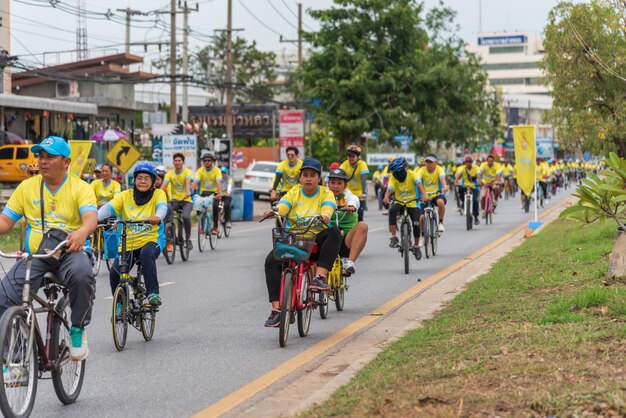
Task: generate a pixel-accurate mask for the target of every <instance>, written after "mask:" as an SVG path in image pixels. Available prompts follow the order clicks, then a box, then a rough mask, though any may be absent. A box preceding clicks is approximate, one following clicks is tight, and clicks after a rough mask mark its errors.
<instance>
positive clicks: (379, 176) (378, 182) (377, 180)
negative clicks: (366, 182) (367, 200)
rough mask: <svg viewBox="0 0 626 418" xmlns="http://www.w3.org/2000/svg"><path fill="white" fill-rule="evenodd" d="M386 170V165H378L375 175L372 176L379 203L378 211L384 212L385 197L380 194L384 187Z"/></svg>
mask: <svg viewBox="0 0 626 418" xmlns="http://www.w3.org/2000/svg"><path fill="white" fill-rule="evenodd" d="M384 169H385V166H384V165H382V164H378V167H376V171H374V174H372V182H373V183H374V194H375V195H376V200H377V201H378V210H383V196H382V195H381V193H380V188H381V187H382V185H383V170H384Z"/></svg>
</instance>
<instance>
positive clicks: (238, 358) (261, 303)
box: [3, 192, 565, 417]
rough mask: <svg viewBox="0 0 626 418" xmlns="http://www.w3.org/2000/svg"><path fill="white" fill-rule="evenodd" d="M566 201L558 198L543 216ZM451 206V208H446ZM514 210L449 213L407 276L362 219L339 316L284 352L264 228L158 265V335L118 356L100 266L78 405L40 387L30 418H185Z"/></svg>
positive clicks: (136, 336)
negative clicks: (473, 223) (468, 222)
mask: <svg viewBox="0 0 626 418" xmlns="http://www.w3.org/2000/svg"><path fill="white" fill-rule="evenodd" d="M564 196H565V193H563V192H561V193H560V194H559V195H557V197H556V198H554V199H552V200H551V201H549V203H548V204H547V206H546V208H550V207H552V206H554V204H555V203H556V202H558V201H560V200H561V199H562V198H563V197H564ZM264 203H265V202H261V204H264ZM453 206H454V202H450V203H449V204H448V209H453ZM519 206H520V204H519V201H518V200H517V199H511V200H508V201H504V200H503V201H501V203H500V205H499V206H498V210H497V213H496V216H495V218H494V224H493V225H489V226H485V225H483V224H481V225H479V226H478V227H476V228H475V229H474V230H472V231H469V232H468V231H466V230H465V226H464V218H462V217H461V216H459V215H458V214H457V213H455V212H453V211H452V210H450V212H449V213H448V216H447V217H446V222H445V225H446V232H445V234H444V235H443V237H442V238H441V240H440V241H439V252H438V254H437V256H436V257H434V258H431V259H426V258H423V259H422V260H421V261H419V262H418V261H415V260H414V259H412V260H411V273H410V274H408V275H405V274H404V272H403V265H402V259H401V258H400V256H399V254H398V253H397V251H396V250H392V249H390V248H388V246H387V243H388V232H387V218H386V217H383V216H381V213H380V212H379V211H378V210H377V209H375V208H374V209H371V210H370V211H368V212H366V215H365V218H366V221H367V222H368V224H369V226H370V231H369V237H368V244H367V246H366V248H365V250H364V252H363V254H362V256H361V258H360V259H359V260H358V261H357V264H356V267H357V274H356V275H355V276H354V277H353V278H352V280H351V281H350V284H351V287H350V290H349V292H348V293H347V295H346V305H345V310H344V312H341V313H338V312H336V311H335V309H334V306H332V305H331V307H330V309H329V316H328V319H326V320H321V319H320V318H319V314H318V312H317V311H316V312H315V313H314V317H313V320H312V323H311V331H310V334H309V336H308V337H306V338H300V337H298V335H297V331H296V330H295V329H292V333H291V335H290V339H289V343H288V346H287V347H286V348H282V349H281V348H279V346H278V330H277V329H268V328H264V327H263V322H264V321H265V319H266V317H267V316H268V314H269V303H268V301H267V291H266V287H265V279H264V272H263V261H264V259H265V256H266V254H267V253H268V251H269V250H270V249H271V238H270V230H271V227H272V226H271V224H270V223H264V224H259V223H255V222H246V223H236V224H235V226H234V228H233V233H232V235H231V237H230V238H227V239H224V238H222V239H221V240H220V241H219V243H218V248H217V250H215V251H211V250H210V249H208V250H207V251H208V252H205V253H199V252H198V251H197V250H196V249H194V250H193V251H192V253H191V256H190V260H189V261H188V262H185V263H183V262H182V261H181V260H180V259H179V258H178V257H177V260H176V262H175V263H174V265H171V266H169V265H167V264H166V263H165V260H164V259H163V258H162V257H161V258H160V259H159V260H158V269H159V277H160V279H159V280H160V283H161V295H162V298H163V301H164V304H163V306H162V309H161V311H160V313H159V315H158V316H157V324H156V330H155V337H154V339H153V341H151V342H148V343H146V342H144V341H143V339H142V337H141V333H140V332H139V331H136V330H135V329H134V328H131V329H129V335H128V340H127V343H126V348H125V350H124V351H123V352H121V353H120V352H117V351H116V350H115V347H114V345H113V342H112V336H111V325H110V318H111V303H112V301H111V298H110V294H111V291H110V287H109V283H108V276H107V271H106V268H105V267H103V269H102V270H101V272H100V274H99V275H98V277H97V296H96V303H95V307H94V312H93V320H92V324H91V325H90V326H89V327H88V337H89V347H90V355H89V358H88V361H87V371H86V376H85V381H84V385H83V389H82V393H81V395H80V398H79V400H78V402H77V403H76V404H74V405H71V406H63V405H61V404H60V403H59V402H58V401H57V399H56V397H55V394H54V391H53V389H52V384H51V382H50V381H46V380H43V381H40V383H39V385H38V393H37V400H36V405H35V409H34V411H33V416H36V417H58V416H64V417H85V416H97V417H120V416H131V415H132V416H134V417H154V416H167V417H187V416H190V415H192V414H194V413H195V412H198V411H199V410H201V409H203V408H205V407H207V406H209V405H211V404H212V403H214V402H216V401H218V400H219V399H221V398H222V397H224V396H226V395H228V394H229V393H231V392H233V391H235V390H237V389H238V388H240V387H242V386H243V385H245V384H246V383H248V382H250V381H252V380H254V379H255V378H257V377H259V376H261V375H263V374H264V373H266V372H268V371H270V370H271V369H273V368H275V367H277V366H278V365H280V364H281V363H282V362H284V361H286V360H288V359H290V358H292V357H293V356H295V355H297V354H298V353H300V352H302V351H303V350H305V349H307V348H308V347H310V346H311V345H313V344H315V343H316V342H319V341H321V340H323V339H325V338H327V337H329V336H330V335H332V334H333V333H334V332H336V331H338V330H340V329H341V328H343V327H345V326H346V325H348V324H350V323H352V322H354V321H356V320H357V319H359V318H360V317H362V316H364V315H369V314H370V312H371V311H372V310H374V309H375V308H376V307H378V306H380V305H381V304H383V303H384V302H386V301H387V300H389V299H391V298H393V297H394V296H396V295H398V294H399V293H401V292H402V291H404V290H406V289H408V288H410V287H411V286H413V285H414V284H415V283H416V282H417V280H418V279H421V278H427V277H429V276H430V275H432V274H434V273H435V272H437V271H439V270H441V269H443V268H445V267H446V266H448V265H450V264H452V263H454V262H456V261H458V260H460V259H462V258H464V257H466V256H467V255H469V254H471V253H472V252H474V251H476V250H477V249H479V248H481V247H483V246H485V245H487V244H489V243H490V242H492V241H494V240H495V239H497V238H498V237H499V236H501V235H503V234H504V233H506V232H507V231H509V230H511V229H513V228H514V227H516V226H518V225H520V224H521V223H524V222H527V221H528V220H530V216H528V215H529V214H524V213H523V212H522V211H521V210H520V207H519ZM207 248H208V245H207ZM3 267H4V268H5V269H7V267H9V264H7V263H6V262H5V263H4V265H3Z"/></svg>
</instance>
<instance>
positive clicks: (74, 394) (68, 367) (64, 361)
mask: <svg viewBox="0 0 626 418" xmlns="http://www.w3.org/2000/svg"><path fill="white" fill-rule="evenodd" d="M56 311H57V312H58V313H59V314H60V315H61V317H62V318H63V320H64V321H63V320H61V318H58V317H54V319H53V321H54V322H53V323H52V330H51V333H50V360H51V361H52V364H53V369H52V386H54V392H55V393H56V394H57V398H59V400H60V401H61V402H62V403H63V404H64V405H69V404H72V403H74V402H76V399H78V395H79V394H80V390H81V388H82V387H83V379H84V378H85V362H86V360H82V361H74V360H72V359H71V358H70V349H69V348H70V345H71V344H72V337H70V328H69V324H71V320H70V313H71V311H70V301H69V299H67V298H66V297H63V298H61V300H59V302H58V303H57V305H56Z"/></svg>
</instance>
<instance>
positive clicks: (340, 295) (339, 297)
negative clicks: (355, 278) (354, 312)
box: [335, 274, 346, 312]
mask: <svg viewBox="0 0 626 418" xmlns="http://www.w3.org/2000/svg"><path fill="white" fill-rule="evenodd" d="M345 292H346V277H345V276H344V275H343V274H342V275H341V276H339V286H338V287H337V288H335V308H337V311H339V312H341V311H343V303H344V299H345Z"/></svg>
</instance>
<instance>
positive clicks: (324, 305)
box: [317, 289, 333, 319]
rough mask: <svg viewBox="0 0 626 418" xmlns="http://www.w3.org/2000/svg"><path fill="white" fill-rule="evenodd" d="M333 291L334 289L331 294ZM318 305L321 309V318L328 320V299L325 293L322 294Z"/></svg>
mask: <svg viewBox="0 0 626 418" xmlns="http://www.w3.org/2000/svg"><path fill="white" fill-rule="evenodd" d="M332 291H333V289H331V292H332ZM317 304H318V305H319V307H320V318H322V319H326V318H328V298H327V297H326V294H325V293H324V292H320V294H319V296H318V302H317Z"/></svg>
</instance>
